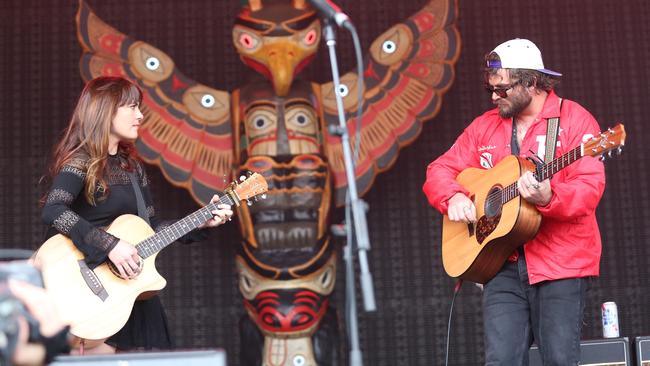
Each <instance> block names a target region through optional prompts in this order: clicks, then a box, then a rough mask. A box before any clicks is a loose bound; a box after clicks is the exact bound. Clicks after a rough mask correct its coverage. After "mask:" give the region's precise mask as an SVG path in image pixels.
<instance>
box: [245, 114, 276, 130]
mask: <svg viewBox="0 0 650 366" xmlns="http://www.w3.org/2000/svg"><path fill="white" fill-rule="evenodd" d="M273 113H274V111H270V110H267V109H258V110H256V111H253V112H251V113H250V114H249V116H248V117H246V120H247V121H248V125H249V126H250V128H251V129H253V130H264V129H267V128H269V127H272V125H273V124H274V123H275V118H276V116H275V115H274V114H273Z"/></svg>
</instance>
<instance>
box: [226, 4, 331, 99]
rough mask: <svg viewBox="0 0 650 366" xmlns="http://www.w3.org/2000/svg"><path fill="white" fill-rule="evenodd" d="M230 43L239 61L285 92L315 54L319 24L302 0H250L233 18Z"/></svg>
mask: <svg viewBox="0 0 650 366" xmlns="http://www.w3.org/2000/svg"><path fill="white" fill-rule="evenodd" d="M232 36H233V43H234V45H235V48H237V52H239V54H240V56H241V59H242V61H243V62H244V63H245V64H246V65H248V66H249V67H251V68H252V69H254V70H256V71H257V72H259V73H260V74H262V75H264V76H265V77H266V78H267V79H268V80H269V81H270V82H271V83H272V84H273V89H274V90H275V93H276V94H277V95H279V96H286V95H287V94H288V93H289V90H290V89H291V85H292V82H293V79H294V76H295V75H296V74H298V73H299V72H300V71H301V70H302V69H303V68H304V67H305V66H307V64H309V62H310V61H311V60H312V59H313V58H314V55H315V53H316V51H317V50H318V45H319V44H320V37H321V25H320V21H319V19H318V17H317V16H316V12H315V11H314V10H312V9H311V8H309V7H308V6H307V5H306V4H305V2H304V1H297V0H294V1H293V2H287V1H271V0H267V1H264V3H263V4H262V1H253V0H251V1H249V6H248V7H244V8H243V10H242V11H241V12H240V13H239V15H238V16H237V19H236V20H235V26H234V27H233V31H232Z"/></svg>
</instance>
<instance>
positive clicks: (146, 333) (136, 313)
mask: <svg viewBox="0 0 650 366" xmlns="http://www.w3.org/2000/svg"><path fill="white" fill-rule="evenodd" d="M87 160H88V159H87V158H86V157H84V156H79V157H76V158H75V159H73V160H72V161H70V162H69V163H68V164H66V165H65V166H63V168H62V169H61V171H60V172H59V173H58V174H57V175H56V176H55V177H54V179H53V182H52V187H51V189H50V191H49V193H48V196H47V199H46V202H45V206H44V207H43V212H42V216H43V221H44V222H45V224H47V225H49V226H50V227H49V228H48V231H47V234H46V237H47V238H49V237H51V236H53V235H56V234H58V233H61V234H64V235H66V236H68V237H70V239H71V240H72V242H73V243H74V244H75V246H76V247H77V248H78V249H79V250H80V251H81V252H82V253H84V255H85V260H86V263H87V264H88V266H89V267H90V268H95V267H97V266H98V265H100V264H101V263H103V262H104V261H106V260H108V253H109V252H110V251H111V250H112V249H113V248H114V247H115V245H117V243H118V241H119V239H118V238H117V237H115V236H113V235H111V234H109V233H107V232H106V231H104V230H103V229H102V228H103V227H106V226H108V225H109V224H110V223H111V222H112V221H113V220H115V219H116V218H117V217H118V216H120V215H124V214H133V215H137V214H138V206H137V200H136V196H135V193H134V191H133V185H132V183H131V180H130V178H129V175H128V172H127V171H126V169H125V166H126V159H125V158H123V157H120V156H118V155H115V156H109V157H108V161H107V164H106V174H105V179H106V183H107V185H108V193H107V194H106V195H102V194H101V192H99V190H96V192H95V205H91V204H90V203H88V201H87V200H86V198H85V185H84V178H85V176H86V172H85V171H86V169H85V167H86V166H87ZM133 171H134V172H135V173H136V176H137V178H138V183H139V184H140V188H141V189H142V195H143V198H144V201H145V206H146V208H147V214H148V216H149V221H150V222H151V225H152V227H153V229H154V230H155V231H160V230H162V229H164V227H165V226H166V225H167V224H168V223H165V222H162V221H161V220H159V219H158V218H157V217H156V213H155V210H154V207H153V204H152V200H151V194H150V191H149V181H148V179H147V176H146V174H145V172H144V169H143V166H142V164H141V163H139V162H138V163H136V164H135V167H134V169H133ZM206 238H207V234H206V233H205V231H204V230H195V231H193V232H191V233H189V234H187V235H185V236H184V237H183V238H181V239H180V240H179V241H181V242H192V241H199V240H204V239H206ZM106 343H108V344H110V345H112V346H114V347H116V348H117V349H119V350H130V349H131V350H132V349H169V348H171V347H172V341H171V336H170V332H169V329H168V326H167V318H166V316H165V311H164V309H163V307H162V304H161V302H160V298H159V297H158V296H154V297H152V298H150V299H147V300H142V301H136V302H135V304H134V306H133V310H132V312H131V316H130V317H129V320H128V321H127V323H126V324H125V325H124V327H123V328H122V329H121V330H120V331H119V332H118V333H116V334H115V335H113V336H112V337H110V338H109V339H108V340H107V341H106Z"/></svg>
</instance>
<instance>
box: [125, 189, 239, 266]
mask: <svg viewBox="0 0 650 366" xmlns="http://www.w3.org/2000/svg"><path fill="white" fill-rule="evenodd" d="M222 203H223V204H228V205H231V206H234V205H235V202H234V200H233V198H232V197H231V196H230V194H228V193H224V195H223V196H221V197H220V198H219V202H213V203H210V204H208V205H207V206H205V207H203V208H200V209H198V210H196V211H194V212H193V213H191V214H189V215H187V216H186V217H184V218H182V219H180V220H178V221H177V222H175V223H173V224H172V225H169V226H167V227H166V228H164V229H162V230H161V231H159V232H157V233H156V234H154V235H153V236H150V237H148V238H147V239H145V240H143V241H141V242H140V243H138V245H137V249H138V255H139V256H140V258H143V259H144V258H147V257H149V256H151V255H153V254H156V253H157V252H159V251H160V250H162V249H163V248H165V247H166V246H168V245H169V244H171V243H173V242H174V241H176V240H178V239H179V238H181V237H182V236H183V235H185V234H187V233H189V232H190V231H192V230H194V229H196V228H198V227H199V226H201V225H202V224H204V223H205V222H206V221H208V220H209V219H211V218H212V217H213V215H212V211H213V210H215V209H217V206H218V205H220V204H222Z"/></svg>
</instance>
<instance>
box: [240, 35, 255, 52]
mask: <svg viewBox="0 0 650 366" xmlns="http://www.w3.org/2000/svg"><path fill="white" fill-rule="evenodd" d="M239 43H241V45H242V46H244V48H246V49H247V50H252V49H253V48H255V47H256V46H257V43H258V42H257V39H255V38H253V36H251V35H250V34H248V33H242V34H241V35H240V36H239Z"/></svg>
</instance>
